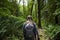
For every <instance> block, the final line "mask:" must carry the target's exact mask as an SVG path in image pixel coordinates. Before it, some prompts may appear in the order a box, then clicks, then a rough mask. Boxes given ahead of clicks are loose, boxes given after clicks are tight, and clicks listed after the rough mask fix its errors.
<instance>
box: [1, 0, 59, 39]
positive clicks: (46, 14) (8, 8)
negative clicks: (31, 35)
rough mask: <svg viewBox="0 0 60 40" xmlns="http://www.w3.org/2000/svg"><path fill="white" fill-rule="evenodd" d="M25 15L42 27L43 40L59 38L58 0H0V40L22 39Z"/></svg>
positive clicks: (39, 27) (38, 26)
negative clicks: (30, 16)
mask: <svg viewBox="0 0 60 40" xmlns="http://www.w3.org/2000/svg"><path fill="white" fill-rule="evenodd" d="M27 15H32V17H33V21H34V22H36V24H37V28H38V29H41V30H42V29H44V34H45V37H44V38H45V39H44V40H46V39H47V40H60V0H0V40H23V39H24V38H23V33H22V26H23V23H24V22H25V21H26V17H27ZM40 38H41V35H40Z"/></svg>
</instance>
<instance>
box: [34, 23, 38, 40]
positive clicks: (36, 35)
mask: <svg viewBox="0 0 60 40" xmlns="http://www.w3.org/2000/svg"><path fill="white" fill-rule="evenodd" d="M34 33H35V39H36V40H38V30H37V28H36V24H34Z"/></svg>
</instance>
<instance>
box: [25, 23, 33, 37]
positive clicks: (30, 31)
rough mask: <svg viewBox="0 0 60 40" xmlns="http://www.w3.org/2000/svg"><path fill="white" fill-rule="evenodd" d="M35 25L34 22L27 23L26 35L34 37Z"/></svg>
mask: <svg viewBox="0 0 60 40" xmlns="http://www.w3.org/2000/svg"><path fill="white" fill-rule="evenodd" d="M33 30H34V25H33V23H27V24H26V25H25V31H26V37H34V32H33Z"/></svg>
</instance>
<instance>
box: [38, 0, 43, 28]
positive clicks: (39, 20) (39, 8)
mask: <svg viewBox="0 0 60 40" xmlns="http://www.w3.org/2000/svg"><path fill="white" fill-rule="evenodd" d="M40 1H41V0H37V2H38V27H39V28H42V26H41V14H40V13H41V5H40Z"/></svg>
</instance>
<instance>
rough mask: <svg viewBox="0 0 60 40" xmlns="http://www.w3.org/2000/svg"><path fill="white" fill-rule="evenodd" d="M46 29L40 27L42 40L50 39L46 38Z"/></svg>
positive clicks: (39, 31)
mask: <svg viewBox="0 0 60 40" xmlns="http://www.w3.org/2000/svg"><path fill="white" fill-rule="evenodd" d="M45 31H46V30H45V29H38V33H39V36H40V40H48V38H46V34H45Z"/></svg>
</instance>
